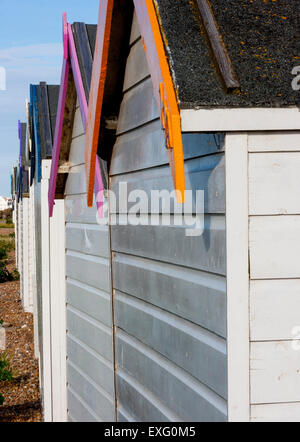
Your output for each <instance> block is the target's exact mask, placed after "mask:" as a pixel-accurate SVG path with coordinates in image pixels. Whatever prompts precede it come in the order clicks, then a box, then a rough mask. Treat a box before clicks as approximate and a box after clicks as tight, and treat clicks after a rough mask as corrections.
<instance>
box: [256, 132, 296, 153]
mask: <svg viewBox="0 0 300 442" xmlns="http://www.w3.org/2000/svg"><path fill="white" fill-rule="evenodd" d="M248 150H249V152H277V151H279V152H285V151H300V132H294V131H284V132H253V133H249V142H248Z"/></svg>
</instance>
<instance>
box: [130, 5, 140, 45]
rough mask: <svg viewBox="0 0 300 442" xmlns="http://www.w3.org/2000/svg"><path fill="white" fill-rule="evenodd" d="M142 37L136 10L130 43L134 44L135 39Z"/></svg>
mask: <svg viewBox="0 0 300 442" xmlns="http://www.w3.org/2000/svg"><path fill="white" fill-rule="evenodd" d="M140 37H141V32H140V27H139V23H138V20H137V16H136V12H135V11H134V14H133V20H132V27H131V35H130V44H131V45H132V44H133V43H135V41H136V40H137V39H138V38H140Z"/></svg>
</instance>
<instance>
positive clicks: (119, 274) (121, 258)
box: [113, 253, 226, 337]
mask: <svg viewBox="0 0 300 442" xmlns="http://www.w3.org/2000/svg"><path fill="white" fill-rule="evenodd" d="M113 273H114V275H113V276H114V287H115V288H116V289H117V290H119V291H121V292H124V293H127V294H129V295H132V296H135V297H137V298H139V299H141V300H143V301H146V302H148V303H150V304H153V305H155V306H156V307H159V308H162V309H164V310H168V311H170V312H171V313H173V314H175V315H177V316H180V317H182V318H183V319H187V320H189V321H192V322H194V323H195V324H198V325H200V326H202V327H204V328H206V329H208V330H210V331H212V332H215V333H216V334H218V335H220V336H222V337H226V280H225V278H224V277H223V276H219V275H214V274H210V273H205V272H200V271H199V270H193V269H188V268H184V267H179V266H175V265H172V264H167V263H162V262H157V261H153V260H149V259H144V258H139V257H136V256H130V255H123V254H119V253H115V254H114V259H113Z"/></svg>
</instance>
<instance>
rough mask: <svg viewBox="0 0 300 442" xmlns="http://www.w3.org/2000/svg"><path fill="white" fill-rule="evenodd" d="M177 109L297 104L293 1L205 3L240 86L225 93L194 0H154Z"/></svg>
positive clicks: (299, 55) (299, 13) (298, 51)
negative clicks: (177, 100) (210, 11)
mask: <svg viewBox="0 0 300 442" xmlns="http://www.w3.org/2000/svg"><path fill="white" fill-rule="evenodd" d="M155 2H156V3H157V6H158V11H159V15H160V19H161V23H162V29H163V33H164V36H165V39H166V42H167V45H168V52H169V59H170V64H171V66H172V70H173V77H174V81H175V85H176V87H177V90H178V97H179V100H180V105H181V107H182V108H191V107H192V108H193V107H198V106H199V107H206V106H210V107H215V106H217V107H228V106H229V107H253V106H259V107H285V106H295V105H299V103H300V99H299V92H297V91H294V90H293V88H292V86H291V82H292V80H293V78H294V77H293V76H292V74H291V72H292V69H293V67H295V66H298V65H300V34H299V24H300V5H299V0H211V1H210V4H211V7H212V10H213V13H214V16H215V19H216V22H217V24H218V27H219V31H220V33H221V35H222V37H223V41H224V43H225V46H226V48H227V51H228V53H229V57H230V59H231V62H232V65H233V68H234V70H235V73H236V75H237V78H238V80H239V83H240V86H241V87H240V90H236V91H234V92H233V93H228V92H227V91H226V89H225V87H224V84H223V82H222V78H221V76H220V74H219V72H218V69H217V67H216V63H215V61H214V57H213V55H212V50H211V47H210V44H209V42H208V39H207V35H206V32H205V29H204V26H203V22H202V19H201V18H200V12H199V9H198V6H197V1H196V0H193V1H188V0H155Z"/></svg>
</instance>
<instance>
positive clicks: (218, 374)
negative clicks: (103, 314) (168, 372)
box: [115, 292, 227, 398]
mask: <svg viewBox="0 0 300 442" xmlns="http://www.w3.org/2000/svg"><path fill="white" fill-rule="evenodd" d="M115 324H116V326H117V327H119V328H120V329H122V330H124V331H125V332H126V333H127V334H129V335H131V336H135V338H136V339H137V340H139V341H141V342H143V344H145V345H146V346H149V347H151V348H152V349H153V350H155V351H157V352H158V353H160V354H161V355H163V356H164V357H166V358H167V359H169V360H170V361H171V362H173V363H174V364H176V365H178V366H179V367H181V368H182V369H183V370H185V371H186V372H188V373H189V374H191V375H192V376H194V377H195V378H196V379H198V381H200V382H201V383H203V384H205V385H206V386H207V387H208V388H210V389H211V390H213V391H214V392H215V393H217V394H218V395H220V396H222V397H223V398H226V396H227V360H226V359H227V358H226V341H225V340H224V339H222V338H220V337H218V336H216V335H214V334H213V333H210V332H208V331H207V330H205V329H203V328H201V327H199V326H197V325H195V324H192V323H190V322H188V321H186V320H184V319H181V318H179V317H178V316H175V315H173V314H171V313H169V312H166V311H164V310H162V309H159V308H157V307H154V306H153V305H151V304H149V303H146V302H143V301H141V300H138V299H136V298H133V297H131V296H128V295H125V294H124V293H120V292H116V295H115Z"/></svg>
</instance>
